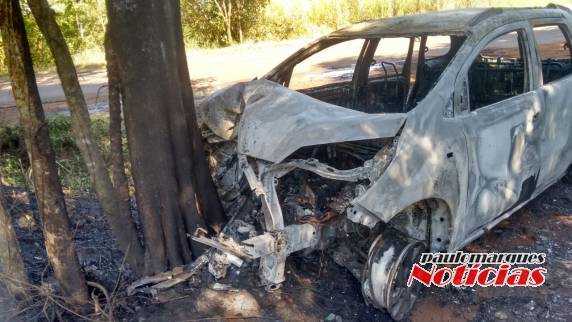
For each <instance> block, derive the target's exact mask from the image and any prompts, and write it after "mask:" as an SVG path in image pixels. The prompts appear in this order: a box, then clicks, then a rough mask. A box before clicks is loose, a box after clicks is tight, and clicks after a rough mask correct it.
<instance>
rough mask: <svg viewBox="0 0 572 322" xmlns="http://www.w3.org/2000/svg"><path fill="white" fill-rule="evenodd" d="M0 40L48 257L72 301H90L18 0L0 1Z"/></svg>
mask: <svg viewBox="0 0 572 322" xmlns="http://www.w3.org/2000/svg"><path fill="white" fill-rule="evenodd" d="M0 25H1V31H2V42H3V44H4V51H5V52H6V56H7V61H8V70H9V73H10V78H11V80H12V91H13V93H14V97H15V100H16V106H17V107H18V111H19V113H20V124H21V125H22V128H23V130H24V138H25V141H26V147H27V150H28V157H29V159H30V163H31V166H32V175H33V181H34V190H35V192H36V196H37V199H38V208H39V210H40V215H41V219H42V229H43V233H44V240H45V246H46V252H47V254H48V261H49V263H50V265H51V267H52V269H53V270H54V275H55V277H56V280H57V281H58V282H59V284H60V285H61V287H62V290H63V292H64V295H66V296H67V297H68V300H69V302H70V303H73V304H83V303H86V302H87V301H88V297H87V287H86V284H85V279H84V276H83V275H82V273H81V268H80V265H79V261H78V258H77V254H76V252H75V245H74V241H73V235H72V233H71V231H70V222H69V218H68V214H67V209H66V204H65V200H64V195H63V193H62V187H61V184H60V180H59V178H58V174H57V170H56V163H55V158H54V153H53V150H52V147H51V146H50V141H49V133H48V126H47V124H46V119H45V115H44V111H43V109H42V103H41V100H40V94H39V92H38V87H37V85H36V77H35V75H34V69H33V67H32V57H31V55H30V48H29V44H28V40H27V36H26V30H25V27H24V20H23V17H22V11H21V9H20V3H19V2H18V0H5V1H2V2H0Z"/></svg>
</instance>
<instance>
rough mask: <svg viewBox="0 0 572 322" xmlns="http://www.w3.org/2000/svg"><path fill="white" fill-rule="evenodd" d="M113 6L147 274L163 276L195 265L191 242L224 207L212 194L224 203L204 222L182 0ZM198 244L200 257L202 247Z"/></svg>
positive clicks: (112, 22) (206, 174) (206, 210)
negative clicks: (190, 263)
mask: <svg viewBox="0 0 572 322" xmlns="http://www.w3.org/2000/svg"><path fill="white" fill-rule="evenodd" d="M107 8H108V17H109V26H110V30H111V31H112V32H110V35H111V43H112V45H113V48H114V50H115V53H116V54H117V63H118V66H120V68H119V70H120V78H121V81H122V84H123V92H124V101H123V102H124V106H123V112H124V116H125V125H126V128H127V138H128V144H129V155H130V159H131V166H132V170H133V179H134V182H135V194H136V199H137V204H138V207H139V213H140V214H141V218H142V222H143V226H144V236H145V245H146V248H145V251H146V254H145V257H146V272H147V273H156V272H159V271H163V270H165V269H167V268H168V267H173V266H176V265H177V264H178V263H181V262H186V261H188V260H190V255H191V252H190V250H189V242H190V240H189V238H188V237H187V236H188V235H190V234H192V233H194V230H195V229H196V228H197V227H199V226H201V227H205V223H204V220H205V219H207V217H208V214H209V213H210V212H211V211H217V210H218V209H219V208H221V207H220V203H219V202H218V198H217V195H216V190H215V192H214V195H213V196H210V198H213V199H214V200H216V202H214V205H215V206H214V207H213V210H211V209H210V208H209V204H204V205H203V206H201V209H204V211H203V212H202V213H203V215H205V217H204V218H203V217H201V214H200V213H199V211H198V210H197V207H196V200H195V195H196V192H199V191H197V188H200V189H203V186H199V185H197V182H202V181H199V176H198V173H199V171H201V169H202V168H197V167H196V164H197V162H196V160H198V159H201V158H202V160H203V162H204V163H205V164H206V160H205V156H204V150H202V138H201V134H200V131H199V130H198V128H197V125H196V121H195V117H194V107H193V103H192V102H193V98H192V92H191V86H190V80H189V79H188V69H187V66H186V61H185V59H186V58H185V54H184V45H183V38H182V32H181V21H180V13H179V3H178V1H177V0H166V1H160V0H154V1H153V0H151V1H145V2H126V1H111V0H109V1H107ZM141 48H145V51H142V50H141ZM183 61H184V64H183V63H182V62H183ZM142 66H145V68H142ZM185 77H186V81H185ZM205 169H206V170H205ZM205 169H203V170H205V171H204V173H202V174H201V175H202V177H201V178H205V177H207V178H208V179H209V180H210V183H211V184H212V179H211V178H210V171H209V170H208V166H207V167H206V168H205ZM213 186H214V185H213ZM207 187H208V185H207ZM198 195H201V194H200V193H199V194H198ZM199 203H200V201H199ZM221 217H223V218H224V215H223V214H222V212H221ZM190 244H191V247H192V251H193V255H195V256H197V255H198V254H199V253H200V251H201V248H200V247H199V246H198V245H196V244H194V243H192V242H191V243H190Z"/></svg>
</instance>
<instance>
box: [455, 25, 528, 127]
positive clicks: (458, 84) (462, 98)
mask: <svg viewBox="0 0 572 322" xmlns="http://www.w3.org/2000/svg"><path fill="white" fill-rule="evenodd" d="M513 31H516V32H518V33H519V35H520V36H519V37H522V40H523V44H524V53H523V54H524V56H523V58H524V59H525V69H526V70H527V73H526V79H525V84H524V87H525V88H524V91H523V93H521V94H519V95H515V96H513V97H510V98H507V99H504V100H501V101H498V102H495V103H493V104H489V105H486V106H483V107H480V108H478V109H476V110H474V111H471V107H470V88H469V84H468V72H469V69H470V68H471V66H472V65H473V63H474V61H475V59H476V58H477V55H479V53H480V52H481V51H482V50H483V49H484V48H485V47H486V46H487V45H488V44H490V43H491V42H492V41H494V40H495V39H497V38H498V37H500V36H503V35H505V34H508V33H511V32H513ZM531 33H532V28H531V27H530V24H529V22H528V21H519V22H515V23H511V24H507V25H505V26H502V27H500V28H496V29H494V30H492V31H490V32H488V33H487V34H485V35H484V36H481V37H480V40H478V42H477V44H476V45H475V46H474V47H473V48H472V50H471V53H470V54H469V55H468V56H467V57H466V58H465V63H464V64H463V65H462V67H461V68H460V69H459V71H458V73H457V77H456V80H455V87H454V88H455V92H457V91H458V90H459V89H460V90H461V91H462V93H459V96H458V98H457V97H455V98H454V112H453V113H454V116H463V115H470V114H475V113H479V112H480V111H487V110H491V109H494V108H497V107H498V106H497V105H498V104H499V103H501V102H504V101H506V100H509V99H513V98H515V97H519V96H521V95H525V94H527V93H530V92H532V91H534V90H535V89H536V84H537V81H538V75H537V71H536V68H534V66H533V64H534V65H535V66H538V64H537V63H535V62H536V61H537V59H538V58H537V57H536V50H535V48H532V44H531V36H533V35H532V34H531ZM473 37H474V36H473ZM469 42H470V41H469V39H467V40H466V42H465V43H469ZM454 96H457V95H454ZM464 105H466V108H463V106H464Z"/></svg>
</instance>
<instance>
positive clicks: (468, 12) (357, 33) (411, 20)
mask: <svg viewBox="0 0 572 322" xmlns="http://www.w3.org/2000/svg"><path fill="white" fill-rule="evenodd" d="M564 12H570V11H569V9H567V8H564V7H556V6H554V5H552V6H550V7H549V8H489V9H485V8H473V9H456V10H443V11H435V12H428V13H421V14H414V15H407V16H399V17H392V18H382V19H373V20H366V21H362V22H359V23H356V24H353V25H350V26H347V27H345V28H342V29H340V30H337V31H335V32H333V33H331V34H330V35H328V37H329V38H368V37H372V38H375V37H403V36H419V35H466V34H467V33H468V31H469V30H470V29H471V28H472V27H474V26H476V25H478V24H479V23H481V22H484V21H485V20H489V19H490V18H492V17H496V18H499V17H502V18H503V19H495V22H496V23H494V22H493V23H492V24H490V25H496V24H507V23H511V22H516V21H520V20H525V19H535V18H550V17H563V14H564ZM491 27H496V26H491Z"/></svg>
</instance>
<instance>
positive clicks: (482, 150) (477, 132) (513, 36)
mask: <svg viewBox="0 0 572 322" xmlns="http://www.w3.org/2000/svg"><path fill="white" fill-rule="evenodd" d="M528 39H529V36H527V32H526V28H525V26H522V28H517V29H512V30H510V29H509V30H507V29H506V28H504V29H503V30H500V31H497V32H495V33H492V34H491V35H489V36H488V37H485V38H484V39H483V40H482V41H481V42H480V43H479V45H477V46H476V48H475V49H476V50H475V53H474V54H473V55H474V59H471V60H470V61H468V62H467V64H468V65H469V66H468V67H467V68H466V69H464V70H465V72H464V73H465V74H464V78H463V79H464V82H465V83H466V84H465V86H464V88H466V91H467V100H468V102H467V103H468V104H467V110H466V112H465V114H464V115H462V116H461V117H460V118H461V119H462V121H463V126H464V129H465V135H466V139H467V141H468V142H467V147H468V154H469V165H468V167H469V178H468V190H467V191H468V196H467V197H468V198H467V201H468V208H467V209H468V211H469V212H470V213H469V216H467V217H466V218H467V219H466V220H467V221H466V223H465V229H467V230H468V231H470V230H472V229H476V228H478V227H480V226H482V225H484V224H486V223H488V222H490V221H492V220H493V219H494V218H496V217H498V216H500V215H502V214H504V213H507V212H509V211H511V210H512V209H514V208H515V207H516V206H518V205H520V204H522V203H523V202H524V201H526V200H528V199H529V198H530V196H531V195H532V193H533V192H534V191H535V189H536V185H537V180H538V172H539V157H538V145H539V131H538V130H537V125H538V121H539V117H540V113H541V107H542V104H541V99H540V95H539V91H535V90H533V85H532V84H533V83H534V79H535V77H536V74H535V73H534V72H533V70H532V69H531V62H533V60H532V57H535V56H533V54H532V50H531V47H530V43H529V42H528Z"/></svg>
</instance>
